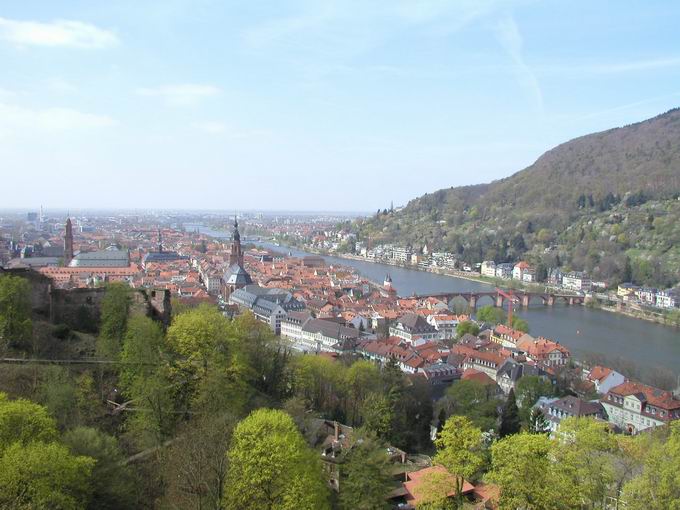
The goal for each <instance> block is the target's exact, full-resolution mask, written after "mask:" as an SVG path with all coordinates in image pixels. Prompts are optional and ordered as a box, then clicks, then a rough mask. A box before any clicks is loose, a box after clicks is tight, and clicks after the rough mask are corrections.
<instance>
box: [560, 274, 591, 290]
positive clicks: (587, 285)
mask: <svg viewBox="0 0 680 510" xmlns="http://www.w3.org/2000/svg"><path fill="white" fill-rule="evenodd" d="M592 283H593V282H592V280H591V279H590V276H588V274H587V273H584V272H583V271H572V272H570V273H567V274H565V275H564V276H562V287H564V288H565V289H568V290H575V291H579V292H580V291H588V290H590V289H591V287H592Z"/></svg>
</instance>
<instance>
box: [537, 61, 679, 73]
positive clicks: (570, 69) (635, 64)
mask: <svg viewBox="0 0 680 510" xmlns="http://www.w3.org/2000/svg"><path fill="white" fill-rule="evenodd" d="M678 67H680V57H656V58H647V59H642V60H631V61H628V62H599V63H584V64H564V65H560V64H558V65H547V66H541V68H540V71H541V72H542V73H554V74H584V73H588V74H621V73H634V72H638V71H652V70H657V69H673V68H678Z"/></svg>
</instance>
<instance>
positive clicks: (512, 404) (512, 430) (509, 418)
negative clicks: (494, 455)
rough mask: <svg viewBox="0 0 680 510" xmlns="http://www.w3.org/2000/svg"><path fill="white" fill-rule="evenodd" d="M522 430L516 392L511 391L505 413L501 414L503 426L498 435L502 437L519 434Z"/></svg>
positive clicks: (506, 402)
mask: <svg viewBox="0 0 680 510" xmlns="http://www.w3.org/2000/svg"><path fill="white" fill-rule="evenodd" d="M521 428H522V420H521V419H520V417H519V409H517V402H516V401H515V390H513V389H510V393H509V394H508V400H506V401H505V405H503V412H502V413H501V425H500V428H499V430H498V433H499V435H500V436H501V437H505V436H509V435H511V434H517V432H519V431H520V429H521Z"/></svg>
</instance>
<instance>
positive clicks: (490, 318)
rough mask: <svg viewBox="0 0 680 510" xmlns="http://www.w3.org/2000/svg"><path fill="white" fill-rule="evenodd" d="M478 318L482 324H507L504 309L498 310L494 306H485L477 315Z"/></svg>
mask: <svg viewBox="0 0 680 510" xmlns="http://www.w3.org/2000/svg"><path fill="white" fill-rule="evenodd" d="M476 318H477V320H478V321H480V322H487V323H489V324H502V323H503V322H505V313H504V312H503V309H502V308H496V307H495V306H492V305H487V306H483V307H482V308H480V309H479V310H478V311H477V313H476Z"/></svg>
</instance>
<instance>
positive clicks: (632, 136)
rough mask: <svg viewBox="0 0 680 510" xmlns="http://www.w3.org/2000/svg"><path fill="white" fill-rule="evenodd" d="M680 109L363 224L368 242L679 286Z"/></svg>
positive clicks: (572, 144)
mask: <svg viewBox="0 0 680 510" xmlns="http://www.w3.org/2000/svg"><path fill="white" fill-rule="evenodd" d="M679 195H680V109H674V110H671V111H669V112H667V113H664V114H662V115H659V116H658V117H655V118H653V119H649V120H646V121H643V122H640V123H637V124H632V125H630V126H626V127H622V128H616V129H611V130H609V131H604V132H602V133H595V134H591V135H587V136H583V137H581V138H576V139H574V140H571V141H569V142H567V143H564V144H562V145H559V146H558V147H555V148H554V149H552V150H550V151H548V152H546V153H545V154H543V155H542V156H541V157H540V158H539V159H538V160H537V161H536V162H535V163H534V164H533V165H531V166H530V167H528V168H526V169H524V170H522V171H520V172H517V173H516V174H514V175H512V176H510V177H508V178H505V179H501V180H498V181H494V182H492V183H489V184H480V185H475V186H464V187H458V188H450V189H443V190H439V191H436V192H434V193H428V194H426V195H424V196H422V197H419V198H417V199H414V200H412V201H411V202H409V204H408V205H407V206H406V207H405V208H404V209H402V210H400V211H397V212H389V211H384V212H382V213H378V214H377V215H375V216H374V217H372V218H369V219H366V220H362V221H359V222H358V223H357V229H358V233H359V238H360V239H362V240H368V239H369V238H370V241H371V243H372V244H373V245H375V244H378V243H381V242H394V243H397V244H410V245H412V246H413V247H414V248H421V247H422V246H423V245H427V246H428V248H430V249H439V250H446V251H450V252H454V253H457V254H459V255H460V257H461V259H462V260H465V261H467V262H481V261H482V260H486V259H491V260H495V261H496V262H502V261H515V260H517V259H519V258H528V259H530V260H532V261H533V262H535V263H541V262H542V263H544V264H545V265H546V266H548V267H553V266H556V265H562V266H564V267H565V268H566V269H574V270H588V271H591V272H593V275H594V276H596V277H601V278H605V279H610V280H612V281H615V280H625V279H627V278H629V277H633V278H634V279H637V280H638V282H639V283H648V284H655V285H667V284H669V283H673V282H677V281H678V280H679V279H680V254H679V253H678V242H677V241H678V240H680V239H679V236H680V231H678V228H680V227H678V228H676V225H678V220H680V203H679V202H678V196H679Z"/></svg>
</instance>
